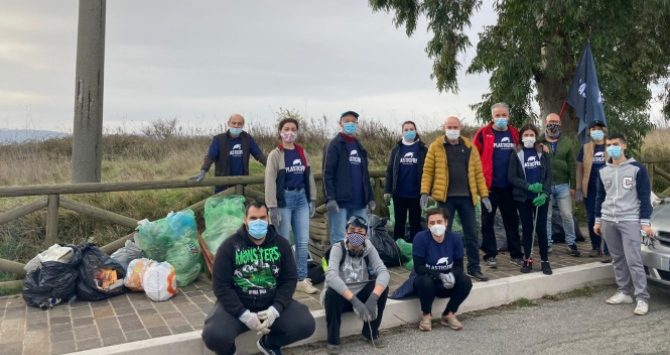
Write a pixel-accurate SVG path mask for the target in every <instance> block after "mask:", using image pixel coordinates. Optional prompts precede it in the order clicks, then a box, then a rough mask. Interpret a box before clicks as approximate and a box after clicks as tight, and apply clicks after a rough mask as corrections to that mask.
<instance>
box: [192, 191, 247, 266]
mask: <svg viewBox="0 0 670 355" xmlns="http://www.w3.org/2000/svg"><path fill="white" fill-rule="evenodd" d="M244 203H245V197H244V196H241V195H232V196H212V197H210V198H208V199H207V201H205V228H206V229H205V232H204V233H202V239H203V240H204V241H205V243H206V244H207V249H209V251H210V252H212V253H213V254H216V251H217V250H218V249H219V246H220V245H221V243H223V241H224V240H225V239H226V238H228V237H229V236H230V235H232V234H233V233H235V232H237V230H238V229H239V228H240V227H241V226H242V224H243V223H244Z"/></svg>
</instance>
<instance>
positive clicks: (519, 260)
mask: <svg viewBox="0 0 670 355" xmlns="http://www.w3.org/2000/svg"><path fill="white" fill-rule="evenodd" d="M510 261H511V262H512V264H514V265H516V266H522V265H523V258H512V260H510Z"/></svg>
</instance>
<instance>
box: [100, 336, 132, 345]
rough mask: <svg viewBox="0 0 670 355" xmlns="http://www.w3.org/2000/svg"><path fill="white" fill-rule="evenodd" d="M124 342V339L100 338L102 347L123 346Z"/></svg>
mask: <svg viewBox="0 0 670 355" xmlns="http://www.w3.org/2000/svg"><path fill="white" fill-rule="evenodd" d="M125 342H126V339H125V338H123V337H111V338H102V344H103V346H111V345H116V344H123V343H125Z"/></svg>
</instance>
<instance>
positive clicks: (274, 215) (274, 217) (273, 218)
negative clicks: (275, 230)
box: [270, 207, 281, 227]
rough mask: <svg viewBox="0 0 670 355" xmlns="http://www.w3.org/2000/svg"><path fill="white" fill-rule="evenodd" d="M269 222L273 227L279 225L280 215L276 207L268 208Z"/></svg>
mask: <svg viewBox="0 0 670 355" xmlns="http://www.w3.org/2000/svg"><path fill="white" fill-rule="evenodd" d="M270 222H272V225H273V226H275V227H279V225H280V224H281V213H279V209H278V208H277V207H270Z"/></svg>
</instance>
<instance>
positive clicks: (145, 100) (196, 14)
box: [0, 0, 496, 131]
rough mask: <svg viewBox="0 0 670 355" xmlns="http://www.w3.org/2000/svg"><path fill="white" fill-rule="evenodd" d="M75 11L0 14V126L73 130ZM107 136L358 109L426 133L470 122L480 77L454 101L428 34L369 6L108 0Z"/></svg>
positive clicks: (42, 6)
mask: <svg viewBox="0 0 670 355" xmlns="http://www.w3.org/2000/svg"><path fill="white" fill-rule="evenodd" d="M77 4H78V2H77V1H75V0H59V1H44V0H41V1H40V0H14V1H2V3H0V127H4V128H35V129H51V130H59V131H70V130H71V127H72V121H73V106H74V98H73V93H74V72H75V55H76V32H77V7H78V5H77ZM495 21H496V15H495V13H494V11H493V9H492V5H491V1H488V0H486V1H484V5H483V6H482V8H481V9H480V10H479V12H478V13H477V14H476V15H475V16H474V17H473V19H472V27H471V29H470V30H469V31H468V33H469V35H470V39H471V41H472V42H473V47H472V48H470V49H469V50H468V52H466V53H464V54H463V55H461V56H460V59H461V62H463V63H465V64H464V67H467V64H468V63H469V62H470V61H471V60H472V58H473V57H474V45H476V42H477V39H478V33H479V32H481V30H482V27H483V26H484V25H489V24H494V23H495ZM106 35H107V38H106V53H105V103H104V122H105V128H106V129H108V130H109V129H114V128H116V127H125V128H127V129H130V130H133V129H135V128H136V127H140V126H143V125H145V124H146V122H148V121H152V120H155V119H168V118H173V117H177V118H178V119H179V120H180V122H182V123H183V124H185V125H188V126H194V127H200V128H207V127H215V126H218V125H219V124H220V123H221V122H222V121H224V120H225V119H227V117H228V116H229V115H230V114H231V113H233V112H240V113H242V114H243V115H245V116H246V117H247V119H248V123H249V124H260V123H262V122H274V117H275V112H277V110H278V109H279V108H280V107H283V108H292V109H296V110H298V111H299V112H300V113H302V114H303V115H304V116H305V117H308V118H309V117H314V118H321V117H322V116H323V115H326V116H327V117H329V118H331V120H332V119H335V118H336V117H339V116H338V115H339V113H341V112H343V111H346V110H350V109H351V110H356V111H358V112H359V113H361V115H362V117H363V118H364V119H375V120H382V121H383V122H386V123H389V124H391V125H397V124H399V123H400V122H402V121H404V120H406V119H414V120H416V121H417V123H418V124H419V125H420V127H419V128H420V129H421V128H422V127H425V128H426V129H433V128H435V127H437V125H438V124H439V123H440V122H441V121H442V119H443V118H444V117H446V116H447V115H454V114H455V115H459V116H461V117H466V118H467V119H468V120H469V121H470V122H472V120H473V118H474V113H473V112H472V110H470V108H469V106H468V105H469V104H473V103H476V102H478V101H479V99H480V97H481V95H482V94H483V93H485V92H486V91H487V90H488V76H487V75H467V76H466V75H465V73H464V70H465V68H462V70H461V74H460V76H459V85H460V91H459V93H458V94H439V93H438V91H437V89H436V88H435V83H434V81H433V80H431V79H430V74H431V71H432V61H431V60H429V59H428V58H427V56H426V53H425V51H424V48H425V46H426V42H427V41H428V40H429V39H430V34H429V33H428V32H427V31H426V25H425V23H422V24H420V25H419V26H418V28H417V31H416V33H415V34H414V35H413V36H412V37H411V38H407V36H406V35H405V32H404V29H400V30H399V29H396V28H395V27H394V26H393V24H392V16H391V15H389V14H386V13H373V12H372V10H371V9H370V8H369V6H368V3H367V1H365V0H338V1H308V0H303V1H281V2H280V1H271V0H267V1H256V0H254V1H214V0H201V1H183V0H162V1H155V0H113V1H108V2H107V34H106Z"/></svg>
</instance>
